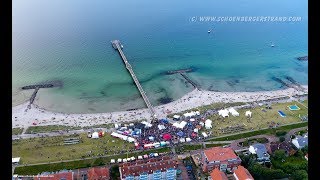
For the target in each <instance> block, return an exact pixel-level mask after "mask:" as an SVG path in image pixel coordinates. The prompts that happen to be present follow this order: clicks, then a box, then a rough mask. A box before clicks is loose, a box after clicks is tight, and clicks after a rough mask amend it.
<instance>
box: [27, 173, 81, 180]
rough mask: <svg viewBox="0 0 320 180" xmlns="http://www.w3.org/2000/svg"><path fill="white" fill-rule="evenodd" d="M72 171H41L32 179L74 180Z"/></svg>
mask: <svg viewBox="0 0 320 180" xmlns="http://www.w3.org/2000/svg"><path fill="white" fill-rule="evenodd" d="M74 178H75V177H74V172H69V171H67V172H58V173H47V172H45V173H42V174H39V175H37V176H35V177H33V180H74Z"/></svg>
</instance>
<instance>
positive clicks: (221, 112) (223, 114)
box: [218, 109, 229, 118]
mask: <svg viewBox="0 0 320 180" xmlns="http://www.w3.org/2000/svg"><path fill="white" fill-rule="evenodd" d="M218 114H219V115H220V116H222V117H224V118H225V117H229V111H228V110H226V109H221V110H220V111H218Z"/></svg>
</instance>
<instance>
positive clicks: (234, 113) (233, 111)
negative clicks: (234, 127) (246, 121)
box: [229, 108, 239, 116]
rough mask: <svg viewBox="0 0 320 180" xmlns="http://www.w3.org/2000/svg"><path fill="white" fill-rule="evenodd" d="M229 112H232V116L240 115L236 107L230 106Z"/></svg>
mask: <svg viewBox="0 0 320 180" xmlns="http://www.w3.org/2000/svg"><path fill="white" fill-rule="evenodd" d="M229 112H230V113H231V114H232V116H239V113H238V112H237V111H236V110H235V109H234V108H230V109H229Z"/></svg>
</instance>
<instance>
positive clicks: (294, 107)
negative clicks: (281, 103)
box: [289, 105, 300, 111]
mask: <svg viewBox="0 0 320 180" xmlns="http://www.w3.org/2000/svg"><path fill="white" fill-rule="evenodd" d="M289 109H290V110H292V111H294V110H299V109H300V108H299V106H297V105H291V106H289Z"/></svg>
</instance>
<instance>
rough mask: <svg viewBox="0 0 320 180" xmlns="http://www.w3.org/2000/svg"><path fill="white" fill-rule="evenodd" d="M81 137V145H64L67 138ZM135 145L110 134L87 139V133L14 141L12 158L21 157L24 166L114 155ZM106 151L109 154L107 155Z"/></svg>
mask: <svg viewBox="0 0 320 180" xmlns="http://www.w3.org/2000/svg"><path fill="white" fill-rule="evenodd" d="M70 137H79V138H81V141H82V142H81V141H80V143H79V144H73V145H63V141H64V139H65V138H70ZM133 148H134V144H133V143H128V142H126V141H123V140H120V139H118V138H113V137H111V136H110V135H109V134H106V135H105V136H104V137H102V138H99V139H91V138H87V135H86V133H84V134H80V135H72V136H56V137H44V138H41V137H39V138H31V139H22V140H15V141H12V156H13V157H21V163H22V164H26V163H28V164H33V163H41V162H53V161H60V160H61V159H62V160H72V159H78V158H82V157H90V156H88V154H90V153H89V152H90V151H92V152H91V154H90V155H91V156H98V155H99V154H102V155H109V154H110V155H113V154H122V153H125V152H126V150H127V149H129V150H130V149H131V150H132V149H133ZM105 149H106V150H107V152H106V153H105Z"/></svg>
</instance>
